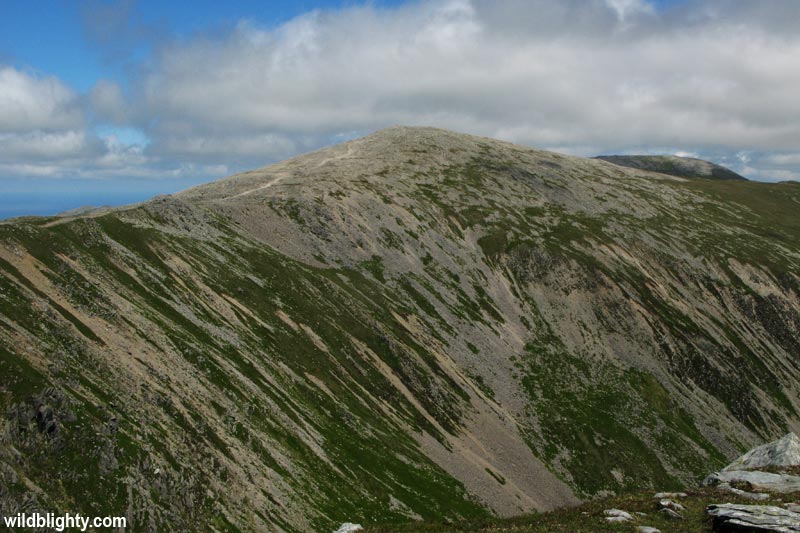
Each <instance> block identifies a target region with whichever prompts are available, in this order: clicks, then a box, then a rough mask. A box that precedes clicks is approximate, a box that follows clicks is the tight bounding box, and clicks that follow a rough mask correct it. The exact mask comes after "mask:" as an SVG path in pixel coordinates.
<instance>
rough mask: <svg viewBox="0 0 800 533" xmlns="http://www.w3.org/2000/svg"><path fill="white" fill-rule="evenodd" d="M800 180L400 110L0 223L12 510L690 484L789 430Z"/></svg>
mask: <svg viewBox="0 0 800 533" xmlns="http://www.w3.org/2000/svg"><path fill="white" fill-rule="evenodd" d="M799 207H800V185H797V184H791V183H786V184H774V185H769V184H763V183H753V182H748V181H742V180H714V179H690V178H684V177H679V176H675V175H668V174H663V173H658V172H653V171H651V170H641V169H636V168H627V167H623V166H619V165H616V164H612V163H609V162H606V161H602V160H594V159H583V158H576V157H568V156H564V155H560V154H555V153H550V152H543V151H538V150H534V149H530V148H527V147H523V146H518V145H513V144H509V143H505V142H500V141H495V140H491V139H486V138H480V137H473V136H468V135H462V134H457V133H453V132H448V131H444V130H437V129H431V128H404V127H397V128H390V129H388V130H383V131H381V132H378V133H375V134H373V135H370V136H368V137H365V138H362V139H357V140H354V141H350V142H348V143H344V144H341V145H337V146H333V147H331V148H326V149H323V150H320V151H317V152H313V153H310V154H306V155H303V156H299V157H296V158H293V159H290V160H287V161H284V162H282V163H278V164H276V165H272V166H269V167H265V168H263V169H258V170H254V171H251V172H246V173H243V174H239V175H235V176H232V177H230V178H226V179H223V180H220V181H217V182H214V183H211V184H208V185H203V186H200V187H196V188H194V189H190V190H188V191H185V192H182V193H179V194H176V195H171V196H164V197H157V198H154V199H153V200H151V201H149V202H145V203H143V204H139V205H136V206H131V207H128V208H120V209H112V210H100V211H90V212H86V213H78V214H74V215H69V214H68V215H67V216H62V217H44V218H43V217H30V218H21V219H16V220H13V221H10V222H6V223H2V224H0V313H1V314H0V340H1V341H2V342H0V375H2V376H3V379H2V380H0V408H2V410H3V412H4V413H5V414H6V416H5V418H4V419H3V420H4V421H3V426H2V431H1V432H0V514H14V513H16V512H20V511H26V512H33V511H34V510H37V509H39V510H51V511H52V510H60V511H63V512H66V511H71V512H77V511H80V512H82V513H84V514H94V515H104V514H109V515H114V514H120V513H122V514H127V516H129V519H130V521H131V523H132V524H133V530H135V531H163V530H187V529H189V530H194V529H197V528H198V527H202V528H204V529H205V528H212V529H215V530H220V531H250V530H258V531H270V530H283V531H309V530H315V531H325V530H333V529H335V528H336V527H337V526H338V525H339V524H340V523H342V522H346V521H351V522H358V523H361V524H365V525H367V524H381V523H388V522H398V521H403V520H405V521H413V520H418V519H435V520H460V519H472V518H481V517H486V516H490V515H494V514H497V515H501V516H510V515H517V514H522V513H526V512H532V511H543V510H550V509H554V508H557V507H562V506H570V505H575V504H577V503H579V502H580V501H581V500H586V499H591V498H595V497H599V496H607V495H613V494H622V493H625V492H626V491H630V490H642V489H653V490H677V489H680V488H681V487H684V486H686V485H688V484H693V485H696V484H697V483H698V482H699V481H700V480H702V479H703V478H704V477H705V476H706V475H707V474H708V473H709V472H712V471H714V470H717V469H719V468H721V467H722V466H724V465H725V464H727V463H728V462H729V461H730V459H732V458H733V457H736V456H738V455H739V454H740V453H741V452H743V451H745V450H747V449H749V448H751V447H752V446H753V445H755V444H758V443H761V442H764V441H768V440H772V439H773V438H774V437H778V436H780V435H783V434H786V433H788V432H789V431H794V432H798V431H799V430H800V415H798V409H800V379H799V378H800V219H799V218H798V217H797V213H798V208H799Z"/></svg>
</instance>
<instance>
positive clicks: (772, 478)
mask: <svg viewBox="0 0 800 533" xmlns="http://www.w3.org/2000/svg"><path fill="white" fill-rule="evenodd" d="M723 483H727V484H728V485H730V486H735V485H737V484H738V485H745V486H746V487H747V488H749V489H751V490H756V491H759V490H762V491H768V492H780V493H791V492H800V476H792V475H789V474H773V473H771V472H761V471H758V470H728V471H722V472H715V473H714V474H711V475H710V476H708V477H707V478H706V479H705V480H704V481H703V484H704V485H706V486H715V485H720V484H723Z"/></svg>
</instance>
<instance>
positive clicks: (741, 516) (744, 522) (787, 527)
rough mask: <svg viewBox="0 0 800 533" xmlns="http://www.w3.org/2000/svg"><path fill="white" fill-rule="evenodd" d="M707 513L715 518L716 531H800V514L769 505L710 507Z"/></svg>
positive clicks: (780, 532)
mask: <svg viewBox="0 0 800 533" xmlns="http://www.w3.org/2000/svg"><path fill="white" fill-rule="evenodd" d="M706 512H707V513H708V514H709V515H710V516H712V517H713V518H714V531H742V532H758V531H765V532H766V531H774V532H777V533H789V532H792V531H800V514H798V513H795V512H792V511H789V510H786V509H781V508H780V507H774V506H769V505H739V504H732V503H723V504H718V505H710V506H709V507H708V509H707V510H706Z"/></svg>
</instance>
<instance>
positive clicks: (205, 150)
mask: <svg viewBox="0 0 800 533" xmlns="http://www.w3.org/2000/svg"><path fill="white" fill-rule="evenodd" d="M765 5H766V3H762V2H756V1H754V0H753V1H750V0H741V1H737V2H734V1H733V0H708V1H704V2H701V1H700V0H694V1H692V0H689V1H687V2H684V3H683V4H681V6H680V7H675V8H673V9H670V10H667V11H659V10H657V9H655V8H654V7H653V5H652V4H651V3H650V2H647V1H644V0H506V1H504V2H496V1H494V0H472V1H469V0H420V1H416V2H411V3H408V4H406V5H403V6H401V7H398V8H391V9H389V8H377V7H374V6H372V5H371V4H367V5H354V6H351V7H347V8H344V9H340V10H316V11H313V12H310V13H307V14H305V15H303V16H301V17H298V18H296V19H294V20H291V21H289V22H288V23H286V24H284V25H282V26H280V27H278V28H265V27H261V26H259V25H257V24H256V23H254V22H252V21H242V22H240V23H239V24H238V25H236V26H235V27H234V28H232V29H231V30H230V31H229V32H227V33H220V32H216V33H213V34H196V35H194V36H192V37H190V38H186V39H182V40H180V41H174V42H167V43H162V44H161V45H160V46H158V47H156V48H155V51H154V52H153V56H152V57H150V58H149V59H148V60H147V61H146V64H144V65H140V68H138V69H136V73H137V74H136V77H135V78H134V79H132V80H131V86H130V90H129V91H126V92H123V91H122V90H121V89H120V87H119V85H117V84H115V83H114V82H111V81H105V80H101V81H99V82H98V83H97V85H96V86H95V87H94V88H93V89H92V91H91V92H90V93H89V94H88V95H86V98H83V99H82V101H83V102H84V105H85V109H83V110H82V111H81V110H79V111H76V109H75V101H76V97H75V95H74V94H73V93H72V92H71V91H69V90H68V89H67V88H65V87H64V86H63V85H62V84H60V83H59V82H58V81H57V80H55V79H52V78H47V77H41V76H38V77H37V76H32V75H28V74H24V73H21V72H18V71H14V70H13V69H11V70H9V69H2V70H0V73H6V74H5V76H6V77H3V74H0V131H5V132H7V133H8V132H13V134H14V135H17V137H15V139H16V140H15V141H13V142H12V141H11V140H9V141H3V140H2V138H0V154H5V155H3V156H0V157H4V158H5V159H4V160H9V159H10V158H12V156H13V154H20V153H21V152H20V148H19V146H18V145H19V143H16V141H19V140H20V139H22V137H19V135H22V134H26V135H27V134H30V131H35V132H38V133H36V135H38V136H39V137H36V136H35V135H34V137H36V138H37V139H38V140H37V142H38V143H39V145H40V146H41V151H42V154H44V153H45V152H47V151H48V150H50V152H49V153H50V154H63V157H65V158H66V157H67V156H66V154H67V152H68V151H69V150H68V149H67V147H68V146H69V143H68V142H67V139H68V138H69V135H70V133H69V132H79V131H81V130H80V126H79V125H80V124H81V123H82V121H86V120H87V119H86V118H85V117H90V118H89V119H88V120H89V121H94V122H97V121H100V122H104V123H110V124H115V125H116V126H119V127H129V128H134V129H137V130H138V131H141V132H142V135H143V136H144V137H146V138H147V139H148V141H149V142H148V143H138V144H133V145H131V144H125V143H121V145H120V143H117V144H113V143H112V144H109V143H108V142H106V141H103V139H100V138H97V137H96V136H94V137H93V135H91V134H84V144H83V145H79V144H74V145H73V149H74V150H75V152H76V153H78V154H82V155H80V157H82V158H84V159H83V163H82V164H85V165H86V166H87V168H95V169H106V170H108V172H109V173H112V169H114V172H116V171H123V170H125V171H128V172H134V170H135V169H141V168H146V169H149V170H148V171H147V172H145V171H144V170H139V171H138V172H140V173H141V174H147V173H148V172H150V171H152V172H150V173H151V174H153V175H156V174H157V173H158V172H162V174H164V175H168V174H170V173H174V172H178V173H179V172H188V171H190V170H187V169H205V171H207V172H210V171H211V170H210V169H213V168H217V169H219V168H222V167H223V166H224V168H225V169H226V170H227V169H239V168H242V167H248V166H255V165H260V164H265V163H268V162H270V161H273V160H276V159H280V158H282V157H287V156H289V155H292V154H294V153H297V152H300V151H305V150H308V149H312V148H316V147H318V146H320V145H323V144H326V143H329V142H333V141H335V140H338V139H339V136H341V135H342V134H345V136H352V135H353V134H357V133H366V132H369V131H371V130H374V129H378V128H381V127H385V126H388V125H392V124H398V123H402V124H420V125H435V126H440V127H445V128H451V129H455V130H460V131H465V132H470V133H477V134H482V135H488V136H494V137H500V138H503V139H507V140H511V141H516V142H521V143H525V144H529V145H534V146H539V147H543V148H558V149H560V150H563V151H569V152H571V153H578V154H583V155H593V154H596V153H613V152H626V153H631V152H637V151H638V152H645V153H658V152H663V153H692V154H698V155H699V156H700V157H703V156H705V157H711V156H713V158H715V159H716V160H718V161H730V162H732V163H731V164H732V166H733V167H736V168H737V169H739V170H741V169H747V170H748V171H751V173H752V175H754V176H760V177H770V176H772V178H771V179H775V178H774V176H777V175H779V174H780V175H785V173H786V172H789V173H791V172H796V171H797V169H800V161H798V160H797V159H795V158H794V155H793V154H797V153H800V99H798V98H797V97H796V94H797V93H798V92H800V69H798V68H796V65H797V58H798V57H800V35H798V34H797V33H796V32H795V31H794V24H792V23H790V21H792V20H794V21H796V20H798V19H797V17H798V16H800V7H798V6H800V2H796V1H795V0H774V1H773V2H770V3H769V7H765ZM126 38H129V37H126ZM8 80H12V81H8ZM22 86H25V87H27V86H30V87H34V88H35V89H36V90H35V91H33V92H31V91H28V90H27V89H26V90H21V89H20V87H22ZM15 87H16V89H15ZM28 93H30V94H36V95H38V96H36V97H33V98H34V100H31V101H32V102H34V103H30V104H26V106H23V107H24V108H25V109H27V110H28V111H26V112H25V113H27V115H26V114H24V113H21V112H19V111H14V112H12V111H11V109H12V108H13V109H17V107H15V106H13V105H11V104H8V103H7V102H11V101H12V100H11V98H12V97H13V98H17V99H19V98H21V97H20V96H19V95H20V94H28ZM9 95H12V96H9ZM13 95H17V96H13ZM42 95H44V96H42ZM4 98H5V100H4ZM4 102H5V103H4ZM37 102H44V103H43V104H39V103H37ZM4 106H5V107H4ZM26 117H27V118H26ZM6 124H7V125H6ZM3 128H5V129H3ZM12 128H17V129H12ZM48 128H53V129H54V130H53V131H50V130H48ZM46 130H47V131H49V133H51V134H52V135H55V136H56V137H53V138H50V139H49V140H48V141H47V142H46V141H45V137H44V133H43V132H45V131H46ZM31 135H32V134H31ZM59 136H60V137H59ZM74 138H75V139H77V138H78V135H76V136H75V137H74ZM57 139H60V140H61V143H59V142H56V141H57ZM4 142H5V143H6V144H3V143H4ZM20 142H21V141H20ZM48 142H49V143H50V144H47V143H48ZM14 143H16V144H14ZM145 144H146V146H145ZM122 145H124V146H122ZM48 147H49V148H48ZM31 150H33V148H31ZM58 150H61V152H58ZM742 152H746V153H748V154H750V156H749V157H751V160H749V161H744V160H739V159H737V158H736V154H738V153H742ZM9 154H11V155H9ZM92 154H94V155H92ZM20 157H21V156H20ZM26 157H30V158H32V159H35V158H36V154H35V153H33V152H31V153H29V154H28V155H27V156H26ZM42 157H44V155H42ZM76 157H77V156H76ZM17 162H18V163H26V164H27V163H31V161H28V160H26V159H24V158H23V159H20V160H18V161H17ZM48 164H49V163H48ZM69 165H74V162H72V161H71V162H70V163H69ZM115 165H116V166H115ZM66 166H68V165H66ZM69 168H72V169H73V170H74V169H75V168H77V167H75V166H72V167H69ZM181 169H183V170H181ZM85 171H87V172H88V170H85Z"/></svg>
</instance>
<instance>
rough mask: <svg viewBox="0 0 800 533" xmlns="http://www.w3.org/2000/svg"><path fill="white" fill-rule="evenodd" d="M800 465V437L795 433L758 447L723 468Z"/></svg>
mask: <svg viewBox="0 0 800 533" xmlns="http://www.w3.org/2000/svg"><path fill="white" fill-rule="evenodd" d="M798 465H800V437H798V436H797V435H795V434H794V433H789V434H788V435H786V436H784V437H783V438H780V439H778V440H776V441H774V442H770V443H767V444H764V445H761V446H758V447H756V448H753V449H752V450H750V451H749V452H747V453H746V454H744V455H742V456H741V457H739V458H738V459H736V460H735V461H734V462H732V463H731V464H729V465H728V466H726V467H725V468H723V472H724V471H730V470H758V469H760V468H764V467H768V466H776V467H788V466H798Z"/></svg>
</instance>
